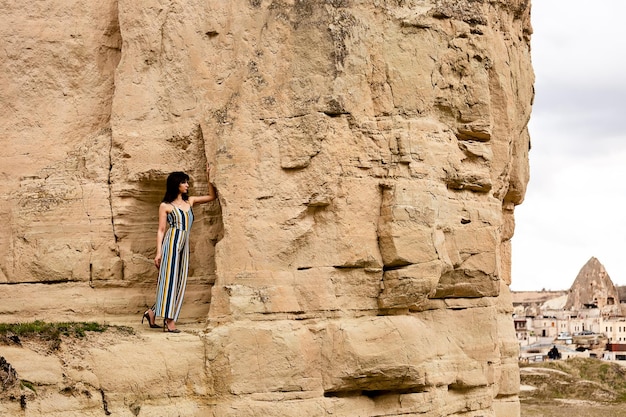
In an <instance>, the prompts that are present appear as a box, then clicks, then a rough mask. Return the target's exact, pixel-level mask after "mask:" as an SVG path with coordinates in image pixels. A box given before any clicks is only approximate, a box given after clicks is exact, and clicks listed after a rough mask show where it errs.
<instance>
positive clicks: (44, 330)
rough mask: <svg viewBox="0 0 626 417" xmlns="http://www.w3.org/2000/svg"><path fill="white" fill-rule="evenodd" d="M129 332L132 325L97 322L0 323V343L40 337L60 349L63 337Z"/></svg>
mask: <svg viewBox="0 0 626 417" xmlns="http://www.w3.org/2000/svg"><path fill="white" fill-rule="evenodd" d="M111 327H113V328H115V329H117V330H118V331H122V332H125V333H127V334H133V333H134V331H133V329H132V328H131V327H126V326H109V325H108V324H100V323H95V322H62V323H46V322H44V321H41V320H36V321H33V322H26V323H0V343H4V344H21V342H22V341H23V340H31V339H39V340H42V341H45V342H48V343H49V344H50V348H51V349H58V347H59V346H60V344H61V337H62V336H65V337H74V338H83V337H85V335H86V334H87V332H97V333H102V332H105V331H106V330H108V329H109V328H111Z"/></svg>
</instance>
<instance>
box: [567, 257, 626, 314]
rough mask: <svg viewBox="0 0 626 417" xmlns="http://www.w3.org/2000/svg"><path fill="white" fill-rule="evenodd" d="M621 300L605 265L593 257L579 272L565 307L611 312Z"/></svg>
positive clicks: (617, 306) (617, 307)
mask: <svg viewBox="0 0 626 417" xmlns="http://www.w3.org/2000/svg"><path fill="white" fill-rule="evenodd" d="M619 302H620V301H619V293H618V291H617V287H616V286H615V285H614V284H613V281H612V280H611V277H610V276H609V274H608V272H607V271H606V269H605V268H604V265H602V264H601V263H600V261H599V260H598V259H596V258H595V257H591V259H589V260H588V261H587V263H586V264H585V265H584V266H583V267H582V268H581V269H580V272H578V275H577V276H576V279H575V280H574V283H573V284H572V286H571V288H570V290H569V294H568V296H567V302H566V303H565V309H566V310H582V309H585V308H599V309H600V310H602V311H606V312H610V311H611V310H616V311H617V309H619Z"/></svg>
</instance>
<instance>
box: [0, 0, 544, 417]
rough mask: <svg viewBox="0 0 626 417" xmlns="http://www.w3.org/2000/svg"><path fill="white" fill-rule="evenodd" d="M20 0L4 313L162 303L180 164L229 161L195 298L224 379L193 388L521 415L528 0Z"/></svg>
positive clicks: (8, 137)
mask: <svg viewBox="0 0 626 417" xmlns="http://www.w3.org/2000/svg"><path fill="white" fill-rule="evenodd" d="M2 7H3V11H4V12H5V13H3V16H2V18H1V19H2V22H3V23H4V24H3V25H2V26H1V27H2V29H0V30H1V31H2V35H3V36H2V37H0V39H2V43H3V47H4V50H5V51H6V54H7V59H4V60H2V61H0V66H1V68H2V71H0V83H1V84H2V85H3V89H2V90H1V91H2V92H1V93H0V94H2V100H1V102H2V103H3V104H2V105H3V108H4V110H5V111H4V115H3V117H2V118H1V119H0V132H1V133H2V135H0V141H2V145H3V148H4V149H5V151H3V153H2V155H1V160H2V164H1V167H0V173H1V175H0V181H2V190H3V191H2V194H1V195H0V198H2V207H1V208H0V210H2V217H3V219H4V220H3V222H1V223H0V271H1V272H0V283H2V284H4V285H0V297H2V299H3V303H2V305H1V306H0V313H1V314H2V317H3V320H6V321H15V320H22V319H24V318H31V317H35V318H44V319H48V320H54V319H59V318H69V319H81V320H84V319H85V318H90V319H93V318H95V319H98V320H108V321H113V322H114V321H115V317H116V315H120V316H126V315H129V314H138V317H139V316H140V313H141V312H142V311H143V309H144V308H145V307H146V306H147V305H150V304H151V303H152V298H153V294H154V283H155V280H156V271H155V270H154V266H153V265H152V261H151V259H152V257H153V255H154V242H155V230H156V219H157V206H158V203H159V201H160V199H161V197H162V193H163V188H164V179H165V176H166V175H167V173H168V172H170V171H173V170H184V171H187V172H189V173H190V175H191V177H192V179H193V180H194V181H193V184H192V185H193V188H194V190H193V191H194V192H195V193H196V194H197V193H202V192H203V191H204V190H206V183H203V167H204V164H205V162H206V161H208V162H210V163H211V164H212V166H213V170H212V179H213V180H214V183H215V185H216V187H217V189H218V193H219V203H212V204H209V205H207V206H204V207H201V208H198V209H197V210H196V213H195V214H196V218H197V221H196V223H195V224H194V232H193V236H192V239H193V240H192V252H193V256H192V259H191V268H192V269H191V271H190V282H189V291H188V294H189V297H188V299H187V300H186V305H185V307H184V308H183V316H184V320H187V321H188V322H190V321H198V320H204V319H206V318H207V317H208V319H207V330H208V331H207V333H206V334H203V335H202V336H201V340H202V341H203V343H204V344H205V347H206V351H205V353H204V354H205V355H206V357H205V358H204V359H203V360H202V361H201V362H202V364H203V365H202V366H204V370H205V371H206V375H205V376H203V377H201V378H200V379H199V380H198V381H199V382H198V381H196V382H194V383H197V384H199V385H203V386H206V387H205V388H204V389H200V390H195V389H193V390H191V391H185V392H184V393H182V394H180V395H179V396H178V398H179V399H180V401H191V402H192V403H194V404H195V403H196V402H199V403H202V404H203V406H202V407H201V409H202V411H198V413H205V414H198V415H207V414H206V413H207V412H209V413H212V414H211V415H214V416H220V417H221V416H242V415H248V416H301V415H308V416H322V415H328V414H329V413H330V414H333V415H338V416H357V415H358V416H377V415H420V416H460V415H464V416H498V417H500V416H507V417H509V416H516V415H519V401H518V396H517V394H518V389H519V373H518V370H517V362H516V361H517V343H516V339H515V334H514V331H513V325H512V320H511V311H512V305H511V300H510V294H509V290H508V284H510V280H511V277H510V252H511V246H510V239H511V237H512V235H513V230H514V219H513V212H514V206H515V205H517V204H520V203H521V202H522V200H523V198H524V193H525V187H526V183H527V180H528V150H529V146H530V145H529V137H528V132H527V129H526V125H527V122H528V119H529V116H530V106H531V101H532V95H533V88H532V83H533V74H532V69H531V65H530V47H529V37H530V33H531V28H530V21H529V13H530V10H529V8H530V5H529V2H528V1H522V0H508V1H505V0H499V1H470V0H467V1H465V0H464V1H448V0H414V1H385V0H383V1H374V2H371V1H356V0H355V1H295V2H294V1H269V0H268V1H217V2H206V1H199V0H189V1H177V0H173V1H159V2H154V1H152V2H148V1H145V0H119V1H117V2H116V1H114V0H109V1H105V2H100V3H99V4H98V5H97V6H96V5H95V4H92V3H91V2H77V4H72V5H70V4H66V3H65V2H62V1H60V0H57V1H53V0H49V1H46V2H39V3H33V4H29V5H26V6H25V5H17V4H15V5H12V4H8V3H7V4H3V5H2ZM50 293H52V294H54V297H47V296H46V294H50ZM4 300H7V301H6V303H5V302H4ZM137 349H142V347H141V346H138V347H137ZM97 355H98V354H96V353H94V355H93V358H97V357H98V356H97ZM137 356H138V357H139V356H140V355H139V354H137ZM103 357H104V356H103ZM94 360H95V359H94ZM166 361H167V359H166ZM127 370H128V372H132V370H131V369H127ZM17 372H18V374H19V373H20V370H19V369H17ZM150 372H152V371H150ZM154 372H157V371H154ZM162 377H164V376H162ZM176 377H178V376H176ZM119 378H121V379H123V378H124V375H119ZM146 378H147V379H148V380H153V381H156V380H158V379H159V374H158V373H157V374H152V373H150V374H149V375H146ZM164 378H165V377H164ZM194 379H195V378H194ZM101 385H102V384H101ZM109 389H110V390H113V392H109V394H108V395H109V397H108V398H109V406H110V407H115V406H116V404H115V401H125V402H132V401H134V400H136V399H140V398H141V395H143V394H142V392H139V391H137V392H130V393H129V394H128V397H124V396H119V395H116V394H115V390H116V387H115V384H109V385H107V390H109ZM122 389H124V388H120V390H122ZM189 393H192V394H189ZM130 397H132V398H130ZM191 397H193V398H191ZM122 398H123V399H122ZM198 398H200V400H198ZM162 405H163V404H161V406H162ZM153 406H154V407H156V408H154V409H153V410H152V411H153V412H156V411H154V410H156V409H158V407H159V404H153ZM163 410H165V408H164V409H163ZM168 410H169V409H168ZM207 410H208V411H207ZM169 412H170V411H167V410H165V411H163V415H169V414H168V413H169ZM133 413H134V412H133ZM137 413H138V414H135V415H151V414H146V413H148V411H146V408H141V410H139V411H137ZM157 414H158V412H157ZM65 415H67V414H65ZM152 415H154V414H152Z"/></svg>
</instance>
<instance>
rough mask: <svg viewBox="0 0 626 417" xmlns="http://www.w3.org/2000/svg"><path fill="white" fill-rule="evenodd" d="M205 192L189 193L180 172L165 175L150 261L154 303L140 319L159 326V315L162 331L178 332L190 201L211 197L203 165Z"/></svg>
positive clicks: (189, 221) (187, 262) (186, 264)
mask: <svg viewBox="0 0 626 417" xmlns="http://www.w3.org/2000/svg"><path fill="white" fill-rule="evenodd" d="M206 175H207V181H208V183H209V194H208V195H205V196H200V197H189V196H188V195H187V192H188V191H189V176H188V175H187V174H185V173H184V172H172V173H171V174H170V175H169V176H168V177H167V189H166V191H165V196H164V197H163V201H162V202H161V205H160V206H159V228H158V230H157V246H156V256H155V258H154V265H155V266H156V267H157V269H158V270H159V281H158V285H157V294H156V303H155V304H154V306H152V308H150V309H148V310H147V311H146V312H145V313H144V314H143V318H142V319H141V322H142V323H143V320H144V319H148V323H149V324H150V327H152V328H155V327H160V326H159V325H157V324H156V323H155V322H156V318H157V317H158V316H160V317H163V331H164V332H171V333H180V330H178V329H177V328H176V320H177V319H178V315H179V314H180V308H181V306H182V304H183V297H184V295H185V286H186V284H187V271H188V268H189V232H190V231H191V225H192V223H193V211H192V209H191V208H192V207H193V205H194V204H203V203H208V202H209V201H213V200H215V188H213V185H212V184H211V180H210V178H209V164H207V166H206Z"/></svg>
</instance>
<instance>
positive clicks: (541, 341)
mask: <svg viewBox="0 0 626 417" xmlns="http://www.w3.org/2000/svg"><path fill="white" fill-rule="evenodd" d="M512 295H513V321H514V323H515V333H516V335H517V340H518V341H519V344H520V360H521V361H523V362H538V361H544V360H547V359H567V358H570V357H595V358H601V359H606V360H620V361H626V287H617V286H615V285H614V284H613V281H611V278H610V277H609V274H608V273H607V271H606V270H605V268H604V266H603V265H602V264H601V263H600V261H599V260H598V259H596V258H594V257H592V258H591V259H589V261H588V262H587V263H586V264H585V265H584V266H583V267H582V269H581V270H580V272H579V273H578V276H577V277H576V279H575V280H574V283H573V284H572V286H571V288H570V289H569V290H567V291H517V292H516V291H514V292H513V293H512Z"/></svg>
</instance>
